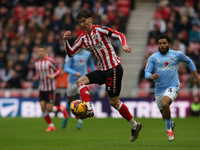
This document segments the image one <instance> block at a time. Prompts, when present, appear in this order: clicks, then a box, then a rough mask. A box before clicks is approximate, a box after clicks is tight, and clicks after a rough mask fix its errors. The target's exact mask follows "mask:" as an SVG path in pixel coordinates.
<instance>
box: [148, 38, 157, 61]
mask: <svg viewBox="0 0 200 150" xmlns="http://www.w3.org/2000/svg"><path fill="white" fill-rule="evenodd" d="M157 51H158V44H157V42H156V39H155V38H154V37H151V38H150V39H149V43H148V45H147V46H146V49H145V52H146V57H147V58H148V57H149V56H150V55H151V54H153V53H155V52H157Z"/></svg>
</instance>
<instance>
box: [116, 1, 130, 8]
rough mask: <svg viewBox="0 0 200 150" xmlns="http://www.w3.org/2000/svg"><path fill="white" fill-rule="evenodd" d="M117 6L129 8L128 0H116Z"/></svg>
mask: <svg viewBox="0 0 200 150" xmlns="http://www.w3.org/2000/svg"><path fill="white" fill-rule="evenodd" d="M117 6H118V7H129V8H130V6H131V1H130V0H118V1H117Z"/></svg>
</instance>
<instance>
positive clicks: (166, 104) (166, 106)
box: [162, 101, 169, 109]
mask: <svg viewBox="0 0 200 150" xmlns="http://www.w3.org/2000/svg"><path fill="white" fill-rule="evenodd" d="M162 107H163V109H165V108H168V107H169V104H168V103H167V102H165V101H163V102H162Z"/></svg>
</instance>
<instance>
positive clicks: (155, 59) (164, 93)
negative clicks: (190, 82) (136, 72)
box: [145, 35, 200, 141]
mask: <svg viewBox="0 0 200 150" xmlns="http://www.w3.org/2000/svg"><path fill="white" fill-rule="evenodd" d="M157 42H158V48H159V51H158V52H156V53H154V54H153V55H151V56H150V57H149V59H148V62H147V65H146V68H145V78H147V79H152V80H155V98H156V103H157V106H158V109H159V110H160V112H161V114H162V117H163V119H164V121H165V126H166V131H167V137H168V140H169V141H173V140H174V127H175V123H174V122H173V121H172V119H171V113H170V107H169V106H170V105H171V103H172V102H173V101H174V100H175V98H176V97H177V95H178V92H179V89H180V81H179V79H178V64H179V62H185V63H187V65H188V67H189V68H190V70H191V71H192V73H193V75H194V84H195V85H196V84H198V83H199V82H200V78H199V76H198V73H197V70H196V67H195V65H194V63H193V61H192V60H191V59H190V58H189V57H188V56H186V55H184V54H183V53H182V52H180V51H175V50H169V47H170V46H171V41H170V38H169V37H168V36H167V35H160V36H159V37H158V39H157Z"/></svg>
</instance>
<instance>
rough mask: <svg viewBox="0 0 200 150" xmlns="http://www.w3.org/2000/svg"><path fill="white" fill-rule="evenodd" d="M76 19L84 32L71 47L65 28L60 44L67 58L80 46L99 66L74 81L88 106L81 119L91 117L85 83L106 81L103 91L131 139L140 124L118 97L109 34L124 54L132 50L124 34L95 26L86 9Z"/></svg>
mask: <svg viewBox="0 0 200 150" xmlns="http://www.w3.org/2000/svg"><path fill="white" fill-rule="evenodd" d="M77 20H78V22H79V25H80V26H81V28H82V29H83V30H84V31H85V33H83V34H81V35H80V36H79V38H78V39H77V40H76V42H75V43H74V45H73V46H72V47H71V46H70V45H69V43H68V40H67V38H68V37H69V36H70V34H71V31H66V32H65V33H64V35H63V44H64V48H65V50H66V52H67V55H68V56H69V57H73V56H74V55H76V54H77V53H78V52H79V51H81V48H84V49H86V50H88V51H90V52H91V53H92V54H93V55H94V56H95V57H96V59H97V60H98V61H99V66H100V70H96V71H93V72H91V73H88V74H86V75H85V76H82V77H80V78H79V79H78V80H77V82H76V83H77V86H78V89H79V92H80V96H81V98H82V100H83V101H85V102H86V103H87V106H88V112H87V113H86V115H85V116H84V117H82V118H81V119H85V118H91V117H93V116H94V111H93V108H92V103H91V99H90V92H89V89H88V87H87V86H86V85H88V84H99V85H101V84H106V91H107V93H108V98H109V102H110V105H111V106H112V107H114V108H115V109H116V110H118V112H119V113H120V114H121V116H122V117H123V118H125V119H126V120H127V121H128V122H129V123H130V126H131V137H130V141H131V142H132V141H135V140H136V139H137V137H138V135H139V132H140V130H141V128H142V124H141V123H137V122H136V121H135V120H134V118H133V116H132V115H131V113H130V112H129V110H128V108H127V106H126V105H125V104H124V103H122V102H121V101H120V99H119V95H120V91H121V81H122V76H123V68H122V66H121V60H120V58H119V57H118V56H117V55H116V53H115V51H114V49H113V46H112V45H111V42H110V39H109V38H110V37H112V38H117V39H119V40H120V41H121V43H122V48H123V51H124V52H126V53H130V52H131V50H132V49H131V47H130V46H128V44H127V40H126V37H125V35H124V34H122V33H120V32H118V31H116V30H112V29H111V28H109V27H100V26H99V25H94V24H92V15H91V12H90V11H89V10H87V9H85V10H81V11H80V12H79V13H78V15H77Z"/></svg>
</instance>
